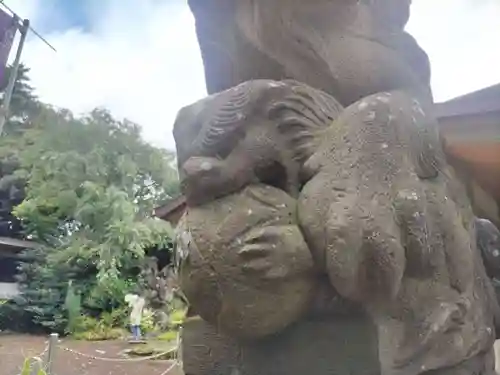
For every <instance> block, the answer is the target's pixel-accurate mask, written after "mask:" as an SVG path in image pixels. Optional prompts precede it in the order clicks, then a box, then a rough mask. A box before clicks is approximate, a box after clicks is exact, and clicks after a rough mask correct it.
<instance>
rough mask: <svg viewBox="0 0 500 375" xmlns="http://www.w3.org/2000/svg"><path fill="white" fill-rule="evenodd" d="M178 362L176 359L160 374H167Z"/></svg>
mask: <svg viewBox="0 0 500 375" xmlns="http://www.w3.org/2000/svg"><path fill="white" fill-rule="evenodd" d="M178 364H179V363H178V361H174V363H172V364H171V365H170V366H169V367H168V368H167V369H166V370H165V371H163V372H162V373H161V374H160V375H167V374H168V373H169V372H170V371H172V370H173V369H174V368H175V366H177V365H178Z"/></svg>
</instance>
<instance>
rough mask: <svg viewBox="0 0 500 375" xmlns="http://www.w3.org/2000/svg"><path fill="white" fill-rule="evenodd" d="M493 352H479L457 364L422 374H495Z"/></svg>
mask: <svg viewBox="0 0 500 375" xmlns="http://www.w3.org/2000/svg"><path fill="white" fill-rule="evenodd" d="M496 374H497V373H496V372H495V352H494V351H493V350H491V351H489V352H487V353H486V354H479V355H477V356H475V357H473V358H471V359H469V360H467V361H465V362H462V363H460V364H459V365H457V366H454V367H449V368H444V369H440V370H433V371H428V372H425V373H424V374H422V375H496Z"/></svg>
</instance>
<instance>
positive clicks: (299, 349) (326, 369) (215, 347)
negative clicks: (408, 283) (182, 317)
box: [182, 316, 380, 375]
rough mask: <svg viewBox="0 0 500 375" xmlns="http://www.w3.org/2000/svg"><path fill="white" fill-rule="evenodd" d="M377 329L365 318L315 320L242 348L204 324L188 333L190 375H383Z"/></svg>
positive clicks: (189, 325)
mask: <svg viewBox="0 0 500 375" xmlns="http://www.w3.org/2000/svg"><path fill="white" fill-rule="evenodd" d="M376 347H377V338H376V332H375V327H374V326H373V325H372V324H371V323H370V322H369V321H368V320H367V319H365V318H364V317H362V316H358V317H347V316H340V317H335V318H333V317H331V318H328V319H326V320H322V319H318V318H311V319H307V320H304V321H301V322H300V323H298V324H297V325H295V326H293V327H290V328H289V329H287V330H286V331H285V332H284V333H282V334H279V335H276V336H273V337H270V338H267V339H264V340H258V341H255V342H253V343H243V342H238V341H236V340H234V339H232V338H229V337H227V336H225V335H223V334H222V333H220V332H217V330H216V329H215V327H213V326H211V325H210V324H208V323H206V322H205V321H203V320H202V319H200V318H198V317H195V318H191V319H189V320H188V321H187V322H186V324H185V326H184V329H183V348H182V351H183V363H184V371H185V374H186V375H309V374H310V375H350V374H353V375H354V374H355V375H378V374H380V370H379V362H378V353H377V350H376Z"/></svg>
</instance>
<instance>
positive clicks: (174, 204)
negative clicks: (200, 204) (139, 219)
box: [154, 195, 186, 219]
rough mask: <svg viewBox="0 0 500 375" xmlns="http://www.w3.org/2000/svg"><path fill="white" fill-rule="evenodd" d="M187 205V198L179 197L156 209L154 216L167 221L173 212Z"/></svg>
mask: <svg viewBox="0 0 500 375" xmlns="http://www.w3.org/2000/svg"><path fill="white" fill-rule="evenodd" d="M185 205H186V198H185V197H184V196H183V195H179V196H178V197H176V198H172V199H170V200H169V201H167V202H165V204H163V205H161V206H159V207H157V208H155V211H154V215H155V216H156V217H159V218H160V219H166V218H167V217H168V216H169V215H170V214H171V213H172V212H174V211H177V210H179V209H181V208H183V207H184V206H185Z"/></svg>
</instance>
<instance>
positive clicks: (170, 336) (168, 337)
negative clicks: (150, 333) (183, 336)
mask: <svg viewBox="0 0 500 375" xmlns="http://www.w3.org/2000/svg"><path fill="white" fill-rule="evenodd" d="M178 334H179V332H177V331H167V332H163V333H162V334H160V335H158V337H157V339H158V340H161V341H174V340H177V336H178Z"/></svg>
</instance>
